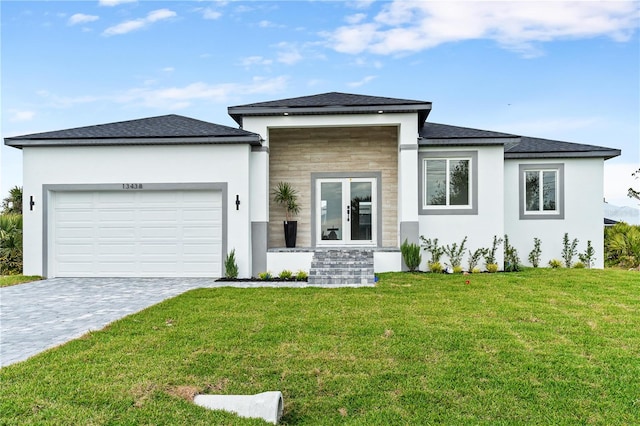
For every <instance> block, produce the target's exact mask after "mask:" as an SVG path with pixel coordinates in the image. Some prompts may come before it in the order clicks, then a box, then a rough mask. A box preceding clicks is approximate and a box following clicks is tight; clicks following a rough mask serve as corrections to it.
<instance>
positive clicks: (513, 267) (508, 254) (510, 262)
mask: <svg viewBox="0 0 640 426" xmlns="http://www.w3.org/2000/svg"><path fill="white" fill-rule="evenodd" d="M504 270H505V272H518V271H519V270H520V257H519V256H518V250H517V249H516V248H515V247H514V246H512V245H511V244H510V243H509V236H508V235H505V236H504Z"/></svg>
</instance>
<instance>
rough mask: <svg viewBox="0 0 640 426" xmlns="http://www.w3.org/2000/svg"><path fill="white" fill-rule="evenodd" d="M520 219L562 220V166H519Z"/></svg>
mask: <svg viewBox="0 0 640 426" xmlns="http://www.w3.org/2000/svg"><path fill="white" fill-rule="evenodd" d="M519 171H520V178H519V183H520V219H563V218H564V200H563V198H564V185H563V181H564V165H562V164H521V165H520V169H519Z"/></svg>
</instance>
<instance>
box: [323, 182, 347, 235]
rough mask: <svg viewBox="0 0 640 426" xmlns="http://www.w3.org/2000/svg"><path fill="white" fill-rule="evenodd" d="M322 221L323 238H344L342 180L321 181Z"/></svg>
mask: <svg viewBox="0 0 640 426" xmlns="http://www.w3.org/2000/svg"><path fill="white" fill-rule="evenodd" d="M320 208H321V209H322V210H321V213H320V223H321V226H322V237H321V238H322V239H323V240H341V239H342V229H341V227H342V182H322V183H320Z"/></svg>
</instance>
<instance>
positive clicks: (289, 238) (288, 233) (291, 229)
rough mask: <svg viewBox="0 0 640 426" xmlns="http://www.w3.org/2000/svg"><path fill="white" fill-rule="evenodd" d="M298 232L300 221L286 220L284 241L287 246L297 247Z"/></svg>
mask: <svg viewBox="0 0 640 426" xmlns="http://www.w3.org/2000/svg"><path fill="white" fill-rule="evenodd" d="M297 233H298V222H297V221H295V220H290V221H289V222H284V241H285V243H286V244H287V247H295V246H296V234H297Z"/></svg>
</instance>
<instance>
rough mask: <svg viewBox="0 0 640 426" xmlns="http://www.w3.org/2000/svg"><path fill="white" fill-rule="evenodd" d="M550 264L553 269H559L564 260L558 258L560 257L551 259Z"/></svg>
mask: <svg viewBox="0 0 640 426" xmlns="http://www.w3.org/2000/svg"><path fill="white" fill-rule="evenodd" d="M549 266H550V267H551V268H553V269H558V268H562V261H560V260H558V259H551V260H550V261H549Z"/></svg>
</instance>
